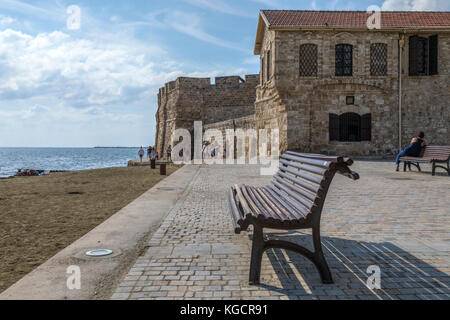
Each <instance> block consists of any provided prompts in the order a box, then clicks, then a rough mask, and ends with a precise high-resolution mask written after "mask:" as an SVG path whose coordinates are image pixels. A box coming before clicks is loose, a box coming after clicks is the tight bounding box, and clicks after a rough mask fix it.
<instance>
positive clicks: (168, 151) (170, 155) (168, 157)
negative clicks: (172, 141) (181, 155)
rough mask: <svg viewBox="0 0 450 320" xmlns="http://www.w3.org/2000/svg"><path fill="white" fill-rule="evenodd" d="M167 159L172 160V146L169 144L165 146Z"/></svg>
mask: <svg viewBox="0 0 450 320" xmlns="http://www.w3.org/2000/svg"><path fill="white" fill-rule="evenodd" d="M167 160H168V161H171V160H172V147H171V146H170V145H169V147H168V148H167Z"/></svg>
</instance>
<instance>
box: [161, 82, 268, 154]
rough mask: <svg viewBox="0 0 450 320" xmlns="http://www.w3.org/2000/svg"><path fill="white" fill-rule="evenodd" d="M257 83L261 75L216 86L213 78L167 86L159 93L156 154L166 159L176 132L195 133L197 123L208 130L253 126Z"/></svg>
mask: <svg viewBox="0 0 450 320" xmlns="http://www.w3.org/2000/svg"><path fill="white" fill-rule="evenodd" d="M258 83H259V75H246V76H245V79H242V78H241V77H239V76H231V77H217V78H215V83H214V84H211V80H210V78H186V77H182V78H178V79H176V80H175V81H172V82H169V83H166V85H165V86H164V87H163V88H161V89H159V93H158V111H157V113H156V150H157V152H158V153H159V154H160V155H165V151H166V150H167V147H168V146H169V145H171V146H172V147H173V145H172V142H171V141H170V139H171V137H172V133H173V131H174V130H175V129H178V128H183V129H187V130H191V132H192V130H193V127H194V121H202V122H203V125H205V128H213V127H214V128H219V129H220V128H222V127H223V126H227V128H229V127H228V126H231V127H233V126H234V125H235V122H234V121H240V122H239V123H238V124H237V125H238V126H240V125H242V124H243V123H245V122H246V121H250V122H251V125H250V126H253V125H254V122H253V117H254V113H255V110H254V103H255V94H256V86H257V85H258ZM235 119H236V120H235ZM239 119H240V120H239ZM230 120H231V121H230ZM222 122H224V124H222ZM193 136H194V135H193V134H192V137H193Z"/></svg>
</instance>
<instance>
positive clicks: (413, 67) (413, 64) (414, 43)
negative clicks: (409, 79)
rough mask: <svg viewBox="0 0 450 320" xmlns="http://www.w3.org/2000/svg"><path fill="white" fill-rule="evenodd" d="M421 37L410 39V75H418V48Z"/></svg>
mask: <svg viewBox="0 0 450 320" xmlns="http://www.w3.org/2000/svg"><path fill="white" fill-rule="evenodd" d="M418 40H419V37H417V36H412V37H409V75H410V76H415V75H417V73H418V71H417V64H418V63H417V47H418Z"/></svg>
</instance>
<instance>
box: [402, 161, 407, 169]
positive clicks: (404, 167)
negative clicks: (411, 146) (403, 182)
mask: <svg viewBox="0 0 450 320" xmlns="http://www.w3.org/2000/svg"><path fill="white" fill-rule="evenodd" d="M406 164H407V162H406V161H404V162H403V172H406Z"/></svg>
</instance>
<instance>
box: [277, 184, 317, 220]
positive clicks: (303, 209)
mask: <svg viewBox="0 0 450 320" xmlns="http://www.w3.org/2000/svg"><path fill="white" fill-rule="evenodd" d="M272 183H273V185H274V186H275V187H277V189H278V190H280V191H283V194H282V196H283V198H285V197H286V194H287V195H288V196H289V198H290V199H293V200H295V201H296V202H295V209H297V211H299V212H300V213H301V214H302V215H303V216H305V217H306V216H307V215H308V214H309V213H310V212H311V208H312V204H311V203H308V202H306V203H305V200H304V199H302V198H301V197H300V196H298V194H296V193H295V192H293V191H292V189H289V188H288V187H287V186H285V185H283V184H281V183H279V182H278V181H276V180H274V181H272Z"/></svg>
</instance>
